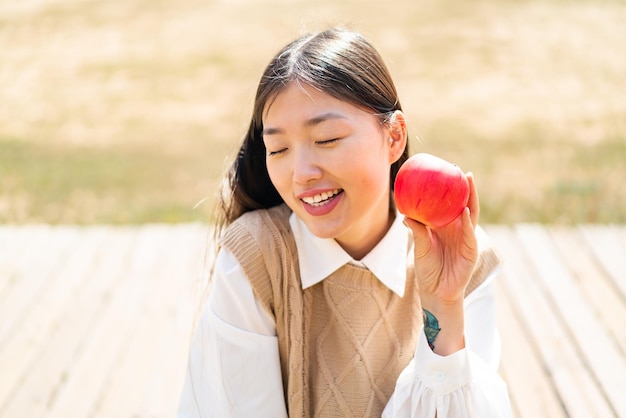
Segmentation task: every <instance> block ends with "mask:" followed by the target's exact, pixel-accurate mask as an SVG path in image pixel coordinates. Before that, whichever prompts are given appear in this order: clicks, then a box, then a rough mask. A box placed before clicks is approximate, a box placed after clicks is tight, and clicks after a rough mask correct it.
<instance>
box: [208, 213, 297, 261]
mask: <svg viewBox="0 0 626 418" xmlns="http://www.w3.org/2000/svg"><path fill="white" fill-rule="evenodd" d="M290 215H291V210H290V209H289V208H288V207H287V205H285V204H281V205H278V206H274V207H272V208H269V209H257V210H253V211H250V212H246V213H244V214H243V215H241V216H240V217H239V218H237V219H236V220H235V221H234V222H233V223H232V224H230V225H229V226H228V227H227V228H226V229H225V230H224V233H223V234H222V237H221V238H220V245H223V246H226V247H228V248H230V247H231V246H233V245H235V244H236V243H237V242H239V243H241V242H242V240H243V241H244V242H245V241H247V240H252V241H253V242H255V243H257V245H261V244H265V243H266V242H267V241H274V240H276V238H277V234H279V235H281V236H282V235H285V234H286V233H288V231H289V216H290ZM250 244H252V243H250ZM230 249H231V251H232V248H230Z"/></svg>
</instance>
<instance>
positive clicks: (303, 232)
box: [289, 213, 409, 297]
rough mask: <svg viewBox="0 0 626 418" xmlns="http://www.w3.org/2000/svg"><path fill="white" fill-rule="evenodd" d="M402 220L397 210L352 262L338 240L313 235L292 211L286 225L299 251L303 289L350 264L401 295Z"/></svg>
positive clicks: (403, 263)
mask: <svg viewBox="0 0 626 418" xmlns="http://www.w3.org/2000/svg"><path fill="white" fill-rule="evenodd" d="M402 219H403V217H402V215H400V214H399V213H396V218H395V219H394V221H393V223H392V224H391V228H389V231H387V234H386V235H385V236H384V237H383V239H382V240H380V242H379V243H378V244H377V245H376V247H374V249H373V250H372V251H370V252H369V254H367V255H366V256H365V257H363V259H362V260H360V261H355V260H354V259H353V258H352V257H350V255H349V254H348V253H346V252H345V251H344V249H343V248H341V246H340V245H339V244H338V243H337V241H335V240H334V239H331V238H319V237H317V236H315V235H313V233H312V232H311V231H310V230H309V228H308V227H307V226H306V224H305V223H304V222H303V221H302V220H301V219H300V218H298V217H297V216H296V214H295V213H292V214H291V216H290V218H289V224H290V226H291V229H292V231H293V235H294V238H295V241H296V248H297V250H298V261H299V264H300V278H301V280H302V289H306V288H307V287H310V286H313V285H314V284H317V283H319V282H321V281H322V280H324V279H325V278H326V277H328V276H330V275H331V274H332V273H333V272H335V271H336V270H338V269H339V268H341V267H342V266H343V265H345V264H348V263H352V264H356V265H361V266H365V267H366V268H367V269H369V270H370V271H371V272H372V273H373V274H374V276H376V278H377V279H378V280H380V281H381V283H383V284H384V285H385V286H386V287H387V288H389V289H390V290H391V291H393V292H394V293H396V294H397V295H398V296H400V297H402V296H404V288H405V284H406V257H407V244H408V239H409V234H407V231H406V227H405V226H404V225H403V224H402Z"/></svg>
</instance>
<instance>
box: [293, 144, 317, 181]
mask: <svg viewBox="0 0 626 418" xmlns="http://www.w3.org/2000/svg"><path fill="white" fill-rule="evenodd" d="M318 160H319V157H318V156H317V155H316V153H315V152H313V151H312V150H310V149H307V148H303V149H299V150H298V151H296V152H295V158H294V163H293V181H294V182H296V183H297V184H307V183H309V182H310V181H313V180H318V179H320V178H321V176H322V172H323V171H322V168H321V166H320V164H319V161H318Z"/></svg>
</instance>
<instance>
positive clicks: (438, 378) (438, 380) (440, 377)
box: [435, 372, 446, 382]
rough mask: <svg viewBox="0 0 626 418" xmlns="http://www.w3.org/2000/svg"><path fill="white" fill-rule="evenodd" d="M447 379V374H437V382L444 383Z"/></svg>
mask: <svg viewBox="0 0 626 418" xmlns="http://www.w3.org/2000/svg"><path fill="white" fill-rule="evenodd" d="M445 379H446V374H445V373H444V372H437V373H435V381H437V382H443V381H444V380H445Z"/></svg>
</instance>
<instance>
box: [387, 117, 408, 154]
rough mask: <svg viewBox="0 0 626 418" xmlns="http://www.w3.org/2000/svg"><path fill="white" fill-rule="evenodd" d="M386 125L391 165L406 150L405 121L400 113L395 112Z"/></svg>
mask: <svg viewBox="0 0 626 418" xmlns="http://www.w3.org/2000/svg"><path fill="white" fill-rule="evenodd" d="M387 123H388V128H387V129H388V135H389V138H388V141H389V163H390V164H393V163H395V162H396V161H398V159H399V158H400V156H401V155H402V153H403V152H404V149H405V148H406V141H407V129H406V119H405V118H404V114H403V113H402V111H400V110H396V111H395V112H394V113H393V115H392V116H391V118H390V119H389V121H388V122H387Z"/></svg>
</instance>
